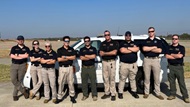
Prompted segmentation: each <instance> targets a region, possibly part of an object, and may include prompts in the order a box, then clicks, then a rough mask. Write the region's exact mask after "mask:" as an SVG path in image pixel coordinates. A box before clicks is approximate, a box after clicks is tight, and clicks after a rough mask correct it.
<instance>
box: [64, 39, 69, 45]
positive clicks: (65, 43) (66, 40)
mask: <svg viewBox="0 0 190 107" xmlns="http://www.w3.org/2000/svg"><path fill="white" fill-rule="evenodd" d="M69 43H70V40H69V39H68V38H65V40H64V41H63V45H64V46H69Z"/></svg>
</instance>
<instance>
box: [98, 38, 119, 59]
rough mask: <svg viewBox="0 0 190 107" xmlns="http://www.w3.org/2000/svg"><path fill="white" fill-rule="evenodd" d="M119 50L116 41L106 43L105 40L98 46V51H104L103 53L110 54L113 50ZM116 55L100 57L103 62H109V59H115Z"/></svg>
mask: <svg viewBox="0 0 190 107" xmlns="http://www.w3.org/2000/svg"><path fill="white" fill-rule="evenodd" d="M118 48H119V44H118V42H117V41H113V40H111V41H109V42H107V41H106V40H105V41H103V42H102V43H101V45H100V51H104V52H110V51H113V50H118ZM116 56H117V55H112V56H102V59H103V60H110V59H115V58H116Z"/></svg>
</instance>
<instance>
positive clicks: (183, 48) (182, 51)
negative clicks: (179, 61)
mask: <svg viewBox="0 0 190 107" xmlns="http://www.w3.org/2000/svg"><path fill="white" fill-rule="evenodd" d="M180 52H181V54H183V57H185V47H184V46H181V50H180Z"/></svg>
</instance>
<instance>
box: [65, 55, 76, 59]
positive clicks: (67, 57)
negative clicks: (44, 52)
mask: <svg viewBox="0 0 190 107" xmlns="http://www.w3.org/2000/svg"><path fill="white" fill-rule="evenodd" d="M75 58H76V56H75V55H74V56H66V59H67V60H75Z"/></svg>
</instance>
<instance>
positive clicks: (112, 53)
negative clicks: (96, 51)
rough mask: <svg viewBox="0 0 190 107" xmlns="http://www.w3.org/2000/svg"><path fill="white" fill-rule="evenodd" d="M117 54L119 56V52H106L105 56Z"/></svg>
mask: <svg viewBox="0 0 190 107" xmlns="http://www.w3.org/2000/svg"><path fill="white" fill-rule="evenodd" d="M116 54H117V50H113V51H110V52H104V55H105V56H111V55H116Z"/></svg>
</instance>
